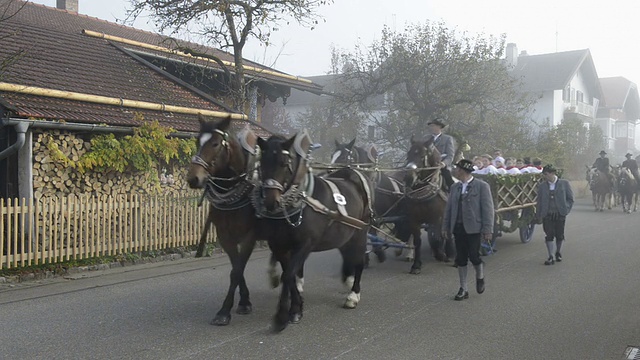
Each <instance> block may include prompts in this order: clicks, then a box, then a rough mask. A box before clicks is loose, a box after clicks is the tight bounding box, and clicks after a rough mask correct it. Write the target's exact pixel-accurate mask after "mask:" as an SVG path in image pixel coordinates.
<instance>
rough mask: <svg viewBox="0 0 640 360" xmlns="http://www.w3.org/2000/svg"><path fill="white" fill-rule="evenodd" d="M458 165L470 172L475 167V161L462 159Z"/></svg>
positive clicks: (459, 167)
mask: <svg viewBox="0 0 640 360" xmlns="http://www.w3.org/2000/svg"><path fill="white" fill-rule="evenodd" d="M456 167H457V168H458V169H462V170H465V171H468V172H473V171H474V170H475V169H474V168H473V163H472V162H471V161H470V160H467V159H462V160H460V161H458V163H457V164H456Z"/></svg>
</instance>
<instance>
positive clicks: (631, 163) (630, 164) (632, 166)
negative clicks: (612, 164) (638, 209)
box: [622, 153, 640, 189]
mask: <svg viewBox="0 0 640 360" xmlns="http://www.w3.org/2000/svg"><path fill="white" fill-rule="evenodd" d="M632 156H633V154H631V153H627V154H626V155H625V157H626V158H627V160H625V161H623V162H622V167H625V168H627V169H629V171H631V174H633V177H634V178H635V179H636V184H638V188H639V189H640V177H639V176H638V162H637V161H636V160H635V159H632V158H631V157H632Z"/></svg>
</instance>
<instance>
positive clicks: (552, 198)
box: [536, 164, 573, 265]
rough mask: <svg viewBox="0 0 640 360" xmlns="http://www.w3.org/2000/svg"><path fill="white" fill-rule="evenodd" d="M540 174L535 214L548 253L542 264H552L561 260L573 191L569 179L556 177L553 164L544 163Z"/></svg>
mask: <svg viewBox="0 0 640 360" xmlns="http://www.w3.org/2000/svg"><path fill="white" fill-rule="evenodd" d="M542 174H543V176H544V179H545V181H543V182H541V183H540V185H539V186H538V199H537V204H536V216H537V218H538V222H540V221H541V222H542V229H543V230H544V233H545V239H544V240H545V244H546V245H547V252H548V255H549V257H548V258H547V260H546V261H545V262H544V264H545V265H553V264H555V263H556V262H560V261H562V253H561V251H562V243H563V242H564V228H565V222H566V218H567V215H569V212H571V208H572V207H573V191H572V190H571V185H570V184H569V181H567V180H564V179H560V178H558V175H557V170H556V168H555V167H553V165H550V164H549V165H546V166H545V167H544V168H543V169H542ZM554 240H555V244H554V242H553V241H554ZM554 256H555V258H554Z"/></svg>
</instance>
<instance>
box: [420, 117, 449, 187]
mask: <svg viewBox="0 0 640 360" xmlns="http://www.w3.org/2000/svg"><path fill="white" fill-rule="evenodd" d="M427 126H429V130H430V131H431V134H432V136H433V145H434V146H435V147H436V149H438V151H439V152H440V155H441V156H442V162H443V163H444V165H445V166H444V167H443V168H442V172H441V173H442V177H443V178H444V181H445V183H446V185H447V187H448V188H449V187H451V185H453V178H452V177H451V163H452V161H453V155H454V153H455V149H454V147H453V137H452V136H450V135H446V134H443V133H442V129H444V128H445V127H446V126H447V124H445V123H444V120H443V119H441V118H435V119H433V120H431V121H429V122H428V123H427Z"/></svg>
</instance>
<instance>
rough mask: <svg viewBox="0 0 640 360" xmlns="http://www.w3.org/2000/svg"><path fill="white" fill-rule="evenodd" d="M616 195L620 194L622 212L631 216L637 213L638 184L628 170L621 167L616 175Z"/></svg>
mask: <svg viewBox="0 0 640 360" xmlns="http://www.w3.org/2000/svg"><path fill="white" fill-rule="evenodd" d="M617 178H618V186H617V188H618V193H619V194H620V202H621V203H622V211H623V212H625V213H627V214H631V209H632V208H633V211H638V192H639V191H638V190H639V188H638V182H637V180H636V179H635V177H634V176H633V174H631V171H629V169H627V168H624V167H621V168H620V169H619V175H618V177H617Z"/></svg>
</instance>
